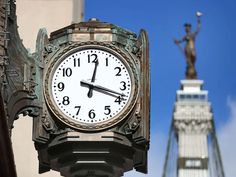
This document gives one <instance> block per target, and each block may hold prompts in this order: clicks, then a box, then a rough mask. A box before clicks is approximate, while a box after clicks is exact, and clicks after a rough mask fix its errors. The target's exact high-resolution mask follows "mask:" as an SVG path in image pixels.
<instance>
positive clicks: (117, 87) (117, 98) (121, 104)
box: [49, 48, 133, 125]
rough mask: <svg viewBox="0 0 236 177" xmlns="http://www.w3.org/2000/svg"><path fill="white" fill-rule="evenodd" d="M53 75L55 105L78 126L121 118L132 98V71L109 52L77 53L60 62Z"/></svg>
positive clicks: (86, 51) (52, 93)
mask: <svg viewBox="0 0 236 177" xmlns="http://www.w3.org/2000/svg"><path fill="white" fill-rule="evenodd" d="M52 73H53V74H52V77H51V79H50V81H49V82H50V83H49V85H50V87H51V95H52V97H53V102H54V104H55V105H56V107H57V109H59V110H60V111H61V112H62V113H63V114H64V115H65V116H66V117H69V118H70V119H72V120H73V121H74V122H77V123H82V124H89V125H92V124H96V123H103V122H106V121H109V120H111V119H113V118H114V117H117V116H118V115H119V114H121V112H122V111H123V110H124V109H125V108H126V107H127V105H128V104H129V102H130V100H131V98H132V89H133V88H132V77H131V70H130V69H129V67H128V66H127V64H126V62H125V61H123V60H122V59H120V57H118V55H115V54H113V53H111V52H109V51H108V50H103V49H99V48H88V49H82V50H77V51H75V52H73V53H71V54H69V55H67V56H66V57H65V58H64V59H62V60H60V61H58V63H57V64H56V65H55V67H54V69H53V71H52Z"/></svg>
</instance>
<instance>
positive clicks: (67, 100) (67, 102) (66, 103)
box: [62, 96, 70, 106]
mask: <svg viewBox="0 0 236 177" xmlns="http://www.w3.org/2000/svg"><path fill="white" fill-rule="evenodd" d="M62 104H63V105H65V106H67V105H69V104H70V98H69V97H68V96H64V97H63V101H62Z"/></svg>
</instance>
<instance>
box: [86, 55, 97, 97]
mask: <svg viewBox="0 0 236 177" xmlns="http://www.w3.org/2000/svg"><path fill="white" fill-rule="evenodd" d="M97 67H98V59H97V60H96V61H95V67H94V70H93V76H92V79H91V82H92V83H93V82H94V81H95V77H96V72H97ZM92 96H93V86H91V85H90V86H89V91H88V97H89V98H92Z"/></svg>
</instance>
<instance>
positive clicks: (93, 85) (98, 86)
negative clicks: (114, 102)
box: [80, 81, 126, 96]
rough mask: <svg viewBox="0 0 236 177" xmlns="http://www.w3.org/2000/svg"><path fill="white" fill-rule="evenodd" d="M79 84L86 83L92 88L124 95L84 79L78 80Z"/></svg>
mask: <svg viewBox="0 0 236 177" xmlns="http://www.w3.org/2000/svg"><path fill="white" fill-rule="evenodd" d="M80 83H81V84H85V85H88V86H90V87H93V89H94V90H95V89H96V90H104V91H106V92H110V93H114V94H117V95H120V96H126V95H124V94H123V93H119V92H116V91H114V90H111V89H109V88H106V87H103V86H100V85H95V84H93V83H90V82H86V81H81V82H80Z"/></svg>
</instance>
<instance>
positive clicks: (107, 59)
mask: <svg viewBox="0 0 236 177" xmlns="http://www.w3.org/2000/svg"><path fill="white" fill-rule="evenodd" d="M106 66H108V58H106Z"/></svg>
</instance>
